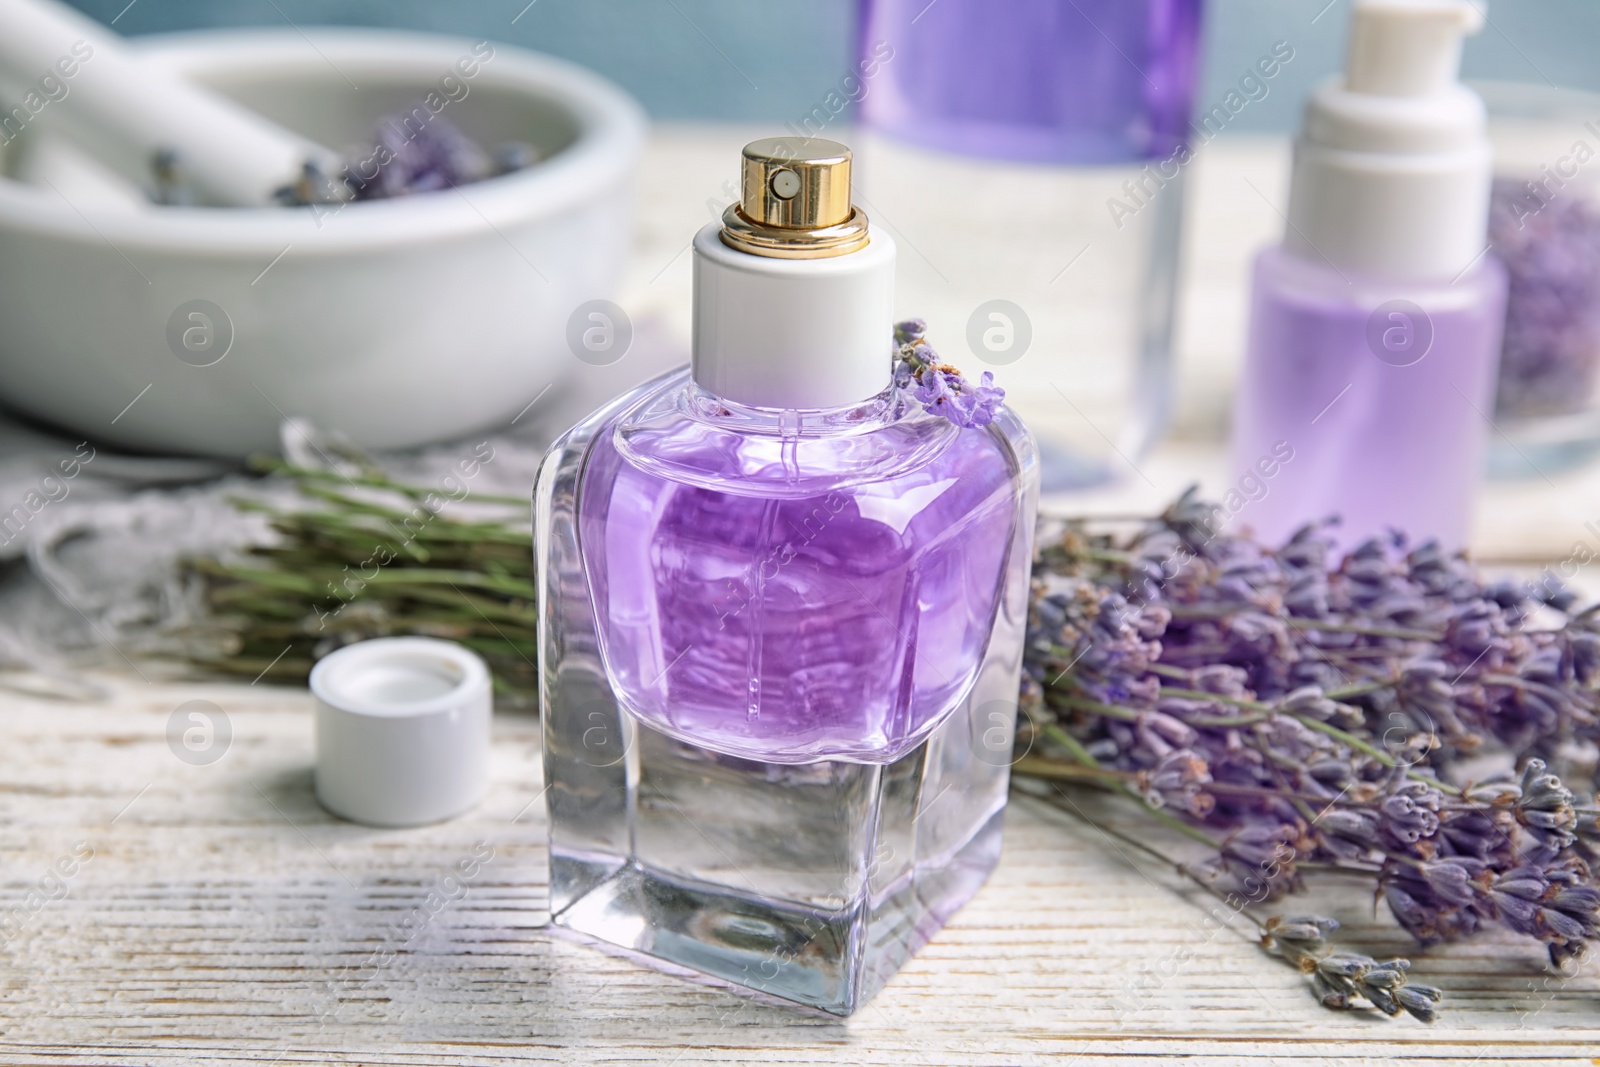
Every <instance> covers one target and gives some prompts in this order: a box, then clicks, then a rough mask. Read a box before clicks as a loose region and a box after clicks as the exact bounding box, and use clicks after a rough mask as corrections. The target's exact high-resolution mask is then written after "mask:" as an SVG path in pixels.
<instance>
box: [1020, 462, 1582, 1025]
mask: <svg viewBox="0 0 1600 1067" xmlns="http://www.w3.org/2000/svg"><path fill="white" fill-rule="evenodd" d="M1214 514H1215V511H1214V509H1211V508H1208V507H1207V506H1206V505H1204V504H1203V503H1202V502H1200V501H1198V500H1197V499H1195V498H1194V496H1193V495H1192V494H1189V495H1186V496H1185V497H1184V498H1183V499H1182V500H1180V501H1179V502H1178V503H1177V504H1175V505H1173V506H1172V507H1171V508H1169V509H1168V510H1167V511H1166V512H1165V513H1164V514H1163V515H1162V516H1160V517H1159V518H1158V519H1156V520H1154V521H1151V522H1149V523H1146V524H1143V525H1141V526H1140V527H1139V528H1138V529H1136V530H1134V531H1133V532H1132V533H1130V534H1127V535H1124V536H1114V535H1111V534H1108V533H1098V532H1094V531H1092V530H1091V529H1090V528H1089V527H1088V526H1086V525H1085V524H1082V523H1068V524H1064V525H1062V526H1061V527H1060V528H1059V529H1057V530H1055V531H1053V533H1052V534H1051V535H1049V536H1042V537H1041V540H1040V544H1041V546H1042V549H1041V552H1040V554H1039V557H1038V559H1037V561H1036V564H1035V572H1034V598H1033V603H1032V606H1031V615H1030V637H1029V643H1028V652H1027V676H1026V677H1025V679H1024V689H1023V708H1024V713H1025V719H1024V728H1025V729H1030V730H1033V731H1034V732H1035V734H1037V735H1042V737H1043V743H1042V744H1041V745H1037V746H1035V753H1038V752H1039V751H1040V750H1044V751H1046V752H1048V751H1050V750H1052V749H1054V750H1055V751H1057V752H1059V753H1061V754H1062V755H1063V756H1064V757H1065V758H1064V759H1057V760H1055V761H1053V762H1054V763H1055V764H1056V767H1054V768H1053V767H1052V766H1051V763H1052V761H1051V760H1049V759H1048V758H1047V759H1045V760H1040V759H1039V758H1038V756H1037V755H1033V756H1030V757H1029V758H1028V759H1025V760H1023V761H1021V762H1019V764H1018V766H1017V768H1016V769H1017V771H1018V772H1019V773H1023V774H1027V773H1030V772H1031V773H1045V774H1054V773H1055V770H1057V769H1059V767H1060V766H1064V765H1065V764H1067V763H1071V764H1072V765H1074V766H1076V767H1078V768H1080V769H1087V768H1088V767H1091V766H1092V767H1093V768H1094V774H1095V775H1098V776H1101V777H1102V778H1107V777H1109V778H1110V779H1111V780H1113V781H1114V782H1115V783H1116V784H1117V786H1118V788H1120V789H1122V790H1123V791H1125V792H1127V793H1129V794H1130V795H1132V796H1133V797H1135V798H1136V799H1137V800H1138V801H1139V803H1140V804H1141V805H1142V806H1143V808H1144V810H1145V811H1146V812H1147V814H1149V815H1151V816H1152V817H1155V818H1159V819H1161V820H1162V821H1166V822H1168V823H1169V824H1174V823H1175V824H1176V825H1178V826H1180V827H1182V828H1184V829H1186V830H1187V831H1189V836H1191V837H1198V838H1199V839H1200V840H1202V841H1205V842H1207V843H1208V852H1209V860H1208V861H1207V863H1206V865H1205V867H1204V869H1203V872H1202V877H1203V878H1204V879H1205V880H1206V881H1207V882H1208V884H1209V885H1211V886H1212V887H1214V888H1216V889H1219V890H1221V891H1224V892H1237V893H1247V892H1248V889H1247V887H1250V888H1257V887H1259V888H1260V890H1261V891H1260V892H1259V894H1252V895H1251V899H1252V901H1254V902H1258V903H1259V902H1264V901H1267V900H1272V899H1275V898H1277V897H1281V896H1282V895H1284V894H1286V893H1290V892H1293V891H1295V890H1297V889H1300V888H1301V887H1302V886H1303V885H1304V880H1305V877H1306V875H1307V873H1308V872H1309V871H1312V870H1321V869H1326V868H1329V867H1333V868H1337V869H1339V870H1341V871H1342V872H1344V873H1346V874H1356V875H1360V876H1362V877H1364V878H1365V879H1367V880H1368V885H1369V886H1370V891H1372V892H1376V893H1377V894H1378V895H1380V896H1381V897H1382V898H1383V899H1384V901H1385V903H1386V904H1387V907H1388V909H1389V911H1390V912H1391V914H1392V915H1393V916H1394V917H1395V919H1396V921H1397V922H1399V924H1400V925H1401V926H1402V927H1404V928H1405V929H1406V930H1407V931H1409V932H1410V933H1411V934H1412V935H1413V936H1414V937H1415V938H1416V939H1417V940H1418V941H1419V942H1420V943H1421V944H1424V945H1427V944H1432V943H1435V942H1439V941H1444V940H1450V939H1454V938H1458V937H1462V936H1466V935H1469V934H1472V933H1474V932H1476V931H1478V930H1480V929H1484V928H1487V927H1493V926H1500V927H1504V928H1507V929H1510V930H1512V931H1515V932H1516V933H1519V934H1523V935H1525V936H1528V937H1530V938H1533V939H1535V940H1537V941H1538V942H1540V943H1542V944H1543V945H1544V946H1545V947H1546V949H1547V952H1548V955H1549V958H1550V961H1551V964H1552V966H1554V967H1557V968H1560V967H1564V966H1565V965H1567V964H1568V963H1569V962H1570V961H1572V960H1574V959H1575V958H1576V957H1577V956H1579V955H1580V954H1581V953H1582V952H1583V951H1584V950H1585V948H1586V947H1587V946H1588V944H1589V943H1590V942H1592V941H1593V940H1595V938H1596V937H1600V883H1597V880H1596V878H1595V875H1594V873H1593V864H1594V863H1595V860H1596V848H1597V846H1600V826H1597V822H1596V820H1597V812H1596V808H1595V800H1594V798H1593V789H1594V781H1593V779H1594V774H1595V764H1596V757H1597V753H1600V715H1597V707H1600V694H1597V687H1600V619H1597V613H1596V612H1595V611H1593V610H1590V611H1576V610H1574V599H1573V597H1572V595H1571V594H1570V593H1569V592H1567V591H1565V590H1562V589H1559V588H1551V587H1546V588H1543V589H1535V588H1533V587H1531V586H1518V585H1514V584H1511V583H1505V582H1486V581H1484V580H1483V579H1481V578H1480V577H1479V576H1478V575H1476V574H1475V573H1474V571H1473V570H1472V568H1471V567H1470V565H1469V564H1468V563H1467V562H1466V561H1465V560H1464V559H1462V558H1460V557H1450V556H1446V555H1444V554H1443V553H1441V552H1440V551H1438V549H1437V548H1436V547H1435V546H1433V545H1431V544H1424V545H1421V546H1416V547H1413V546H1411V545H1409V544H1407V543H1406V542H1405V540H1404V539H1403V538H1402V537H1399V536H1398V535H1396V536H1394V537H1391V538H1388V539H1384V540H1373V541H1369V542H1367V543H1365V544H1363V545H1361V546H1360V547H1358V548H1357V549H1356V550H1355V551H1353V552H1351V553H1349V554H1348V555H1347V556H1346V557H1345V558H1344V559H1343V560H1335V559H1333V558H1331V547H1330V545H1331V542H1330V540H1329V539H1328V538H1327V537H1326V534H1325V528H1324V527H1316V526H1313V527H1307V528H1304V529H1302V530H1300V531H1299V532H1298V533H1296V534H1295V535H1294V536H1293V537H1292V538H1291V539H1290V540H1289V541H1288V542H1287V543H1286V544H1284V545H1283V546H1281V547H1279V548H1277V549H1276V550H1271V549H1268V548H1266V547H1263V546H1261V545H1259V544H1256V543H1255V542H1253V541H1251V540H1249V539H1246V538H1242V537H1234V536H1228V535H1223V534H1218V533H1216V532H1214V530H1213V528H1212V525H1211V523H1212V517H1213V515H1214ZM1491 754H1498V755H1499V756H1500V757H1501V762H1502V764H1503V766H1504V772H1503V773H1501V774H1498V775H1495V776H1492V777H1489V778H1477V777H1475V776H1474V775H1473V773H1472V772H1471V771H1469V770H1468V769H1467V767H1466V765H1465V761H1466V760H1467V759H1469V758H1473V759H1475V760H1476V761H1477V762H1479V763H1481V758H1482V757H1485V756H1486V755H1491ZM1056 776H1060V777H1069V775H1065V774H1060V775H1056ZM1564 779H1565V781H1564ZM1567 782H1571V783H1574V784H1577V785H1579V786H1581V788H1582V789H1583V790H1584V791H1585V793H1586V794H1587V796H1586V797H1585V798H1583V799H1580V798H1579V797H1577V796H1575V794H1574V792H1573V789H1572V788H1571V786H1569V785H1568V784H1566V783H1567ZM1347 882H1348V879H1346V880H1345V883H1347ZM1318 973H1320V971H1319V972H1318ZM1336 977H1337V976H1333V975H1328V976H1324V980H1323V982H1322V985H1319V986H1318V991H1319V995H1320V998H1321V999H1322V1000H1323V1002H1324V1003H1327V1004H1328V1005H1329V1006H1330V1007H1348V1006H1351V1005H1352V1004H1370V1005H1372V1006H1374V1007H1378V1008H1380V1009H1383V1010H1386V1011H1388V1010H1389V1009H1390V1008H1391V1007H1394V1006H1398V1009H1397V1010H1412V1008H1413V1005H1409V1004H1406V1003H1404V1002H1402V1001H1401V1000H1399V999H1394V1000H1393V1003H1392V1004H1391V1003H1390V1002H1389V1001H1386V1000H1384V998H1383V996H1381V995H1380V996H1379V997H1377V998H1376V999H1374V998H1373V997H1371V996H1369V995H1368V994H1367V993H1366V992H1361V991H1360V990H1356V992H1358V993H1359V994H1360V995H1359V996H1356V995H1355V993H1352V988H1353V987H1347V986H1346V985H1344V984H1341V983H1340V982H1339V981H1335V980H1334V979H1335V978H1336ZM1347 977H1349V976H1347ZM1352 980H1353V979H1352ZM1379 980H1380V982H1386V981H1388V980H1389V978H1388V977H1386V976H1384V975H1379ZM1324 987H1326V988H1324ZM1375 988H1388V987H1386V986H1381V985H1380V986H1378V987H1375ZM1415 995H1420V994H1407V997H1408V999H1409V998H1412V997H1414V996H1415ZM1424 999H1425V1000H1426V999H1427V997H1426V996H1424ZM1429 1003H1430V1004H1431V1003H1432V1001H1431V1000H1430V1001H1429ZM1416 1007H1418V1008H1423V1009H1424V1010H1423V1011H1422V1012H1421V1014H1422V1015H1426V1014H1428V1012H1427V1010H1426V1008H1425V1006H1424V1005H1422V1003H1421V1002H1420V1001H1419V1002H1418V1003H1417V1005H1416ZM1413 1014H1418V1012H1417V1011H1413ZM1419 1017H1420V1015H1419Z"/></svg>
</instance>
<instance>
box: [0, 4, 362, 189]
mask: <svg viewBox="0 0 1600 1067" xmlns="http://www.w3.org/2000/svg"><path fill="white" fill-rule="evenodd" d="M0 83H4V84H15V85H19V86H22V87H23V88H21V89H20V91H18V90H7V92H8V96H7V97H0V141H3V142H6V143H8V144H9V143H10V142H12V141H16V140H18V139H19V138H22V137H25V136H28V135H29V133H30V128H32V127H38V129H37V130H34V131H32V132H33V134H34V135H35V136H37V135H43V134H46V133H48V132H50V131H52V130H54V131H59V132H61V133H62V134H64V135H65V136H67V137H69V138H71V139H72V140H74V141H76V142H77V143H78V144H79V145H80V146H83V147H86V148H92V149H93V151H94V152H95V154H96V155H97V156H99V157H100V158H101V159H102V160H103V161H104V162H105V163H107V164H109V165H110V166H111V167H112V168H114V169H115V170H117V171H120V172H121V173H122V174H124V175H126V176H128V177H129V178H132V179H134V180H136V181H139V182H140V183H141V184H146V183H147V182H148V181H149V175H150V174H151V167H152V160H153V159H154V158H155V155H156V153H157V152H159V151H171V152H174V153H176V155H177V158H178V159H179V160H180V161H181V165H182V168H183V171H184V174H185V177H186V179H187V180H188V181H189V182H190V183H191V184H192V185H193V187H194V189H195V191H196V192H197V193H198V194H199V197H200V199H201V200H202V201H203V202H205V203H210V204H216V205H221V206H235V207H257V206H263V205H267V204H270V203H273V202H274V200H275V196H276V193H277V192H278V190H280V189H283V188H284V187H287V186H290V185H292V184H293V183H295V182H296V181H297V180H298V179H299V178H300V177H301V175H302V173H303V171H304V169H305V166H306V164H307V163H311V164H313V165H315V166H316V167H317V168H319V169H320V171H321V173H323V174H325V175H335V174H337V173H338V170H339V168H340V167H341V165H342V161H341V159H340V157H339V155H338V154H337V153H335V152H333V151H331V150H329V149H327V148H324V147H322V146H321V145H318V144H316V143H314V142H312V141H309V140H307V139H306V138H304V137H302V136H300V135H299V134H296V133H292V132H290V131H289V130H286V129H284V128H283V127H281V126H278V125H277V124H276V123H273V122H270V121H268V120H267V119H265V118H263V117H262V116H260V115H258V114H256V113H254V112H252V111H250V110H249V109H247V108H244V107H241V106H240V105H238V104H236V103H234V102H233V101H231V100H228V99H226V98H225V97H222V96H220V95H218V94H216V93H213V92H211V91H209V90H207V89H204V88H201V87H200V86H197V85H194V84H192V83H190V82H188V81H185V80H184V79H183V78H182V77H181V76H180V75H178V74H176V73H174V72H172V71H169V70H165V69H163V68H161V67H160V66H157V65H156V64H153V63H148V62H146V61H145V60H143V59H142V58H141V57H139V56H138V55H137V54H135V53H134V52H133V51H132V50H130V49H128V48H126V47H124V45H123V43H122V41H121V39H120V38H119V37H118V36H117V35H116V34H115V33H114V32H110V31H108V30H107V29H106V28H105V27H104V26H102V25H101V24H100V23H98V22H95V21H94V20H92V19H90V18H88V17H86V16H84V15H82V14H80V13H78V12H77V11H75V10H73V9H72V8H69V7H67V6H66V5H65V4H62V3H58V2H56V0H0ZM11 96H14V97H15V98H14V99H13V98H10V97H11Z"/></svg>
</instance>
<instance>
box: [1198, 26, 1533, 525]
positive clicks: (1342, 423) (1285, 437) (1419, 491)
mask: <svg viewBox="0 0 1600 1067" xmlns="http://www.w3.org/2000/svg"><path fill="white" fill-rule="evenodd" d="M1480 25H1482V16H1481V15H1480V14H1479V13H1478V11H1477V9H1476V8H1474V7H1473V6H1472V5H1471V4H1470V3H1469V2H1468V0H1457V2H1454V3H1452V2H1450V0H1441V2H1437V3H1431V4H1417V3H1412V2H1407V0H1359V2H1358V3H1357V5H1356V7H1355V10H1354V18H1353V22H1352V28H1351V33H1350V46H1349V53H1348V55H1347V57H1346V71H1345V76H1344V77H1343V78H1342V79H1339V78H1336V79H1334V80H1333V81H1331V82H1329V83H1327V84H1325V85H1324V86H1322V87H1321V88H1320V89H1318V90H1317V92H1316V94H1315V95H1314V96H1313V97H1312V99H1311V102H1310V103H1309V104H1308V105H1307V108H1306V122H1305V128H1304V131H1303V132H1302V135H1301V137H1300V140H1299V141H1298V142H1297V143H1296V145H1295V160H1294V177H1293V180H1292V182H1291V186H1290V193H1289V214H1288V227H1287V233H1286V234H1285V237H1284V243H1283V245H1282V246H1281V247H1279V248H1271V249H1268V250H1266V251H1265V252H1263V253H1262V254H1261V255H1260V257H1259V258H1258V259H1257V260H1256V271H1255V278H1254V284H1255V288H1254V294H1253V302H1252V307H1251V318H1250V349H1249V353H1248V355H1247V357H1246V364H1245V371H1244V377H1243V380H1242V381H1241V383H1240V387H1239V399H1238V406H1237V409H1236V411H1235V415H1234V440H1233V463H1234V467H1233V470H1232V471H1231V472H1230V474H1231V475H1232V477H1233V478H1234V479H1238V480H1239V484H1240V485H1241V486H1246V487H1248V486H1251V485H1254V486H1259V487H1263V488H1262V489H1261V493H1262V495H1260V496H1258V497H1255V498H1254V499H1252V500H1251V501H1249V502H1245V501H1244V500H1243V499H1242V498H1241V497H1240V494H1238V493H1234V494H1232V495H1233V496H1234V497H1235V498H1236V500H1237V501H1238V506H1237V507H1230V508H1229V510H1230V511H1231V512H1236V513H1237V515H1238V521H1239V522H1240V523H1241V524H1243V525H1246V526H1249V527H1251V528H1253V529H1254V530H1255V532H1256V533H1257V534H1259V535H1260V536H1261V537H1262V538H1263V539H1264V540H1266V541H1268V542H1269V543H1277V542H1280V541H1282V540H1285V539H1287V538H1288V537H1289V536H1290V535H1291V534H1293V533H1294V531H1295V530H1296V529H1297V528H1299V527H1300V526H1302V525H1303V524H1305V523H1308V522H1314V521H1317V520H1320V519H1323V518H1325V517H1328V516H1331V515H1338V516H1339V517H1340V519H1341V525H1340V526H1339V527H1338V528H1337V529H1336V531H1335V536H1336V537H1337V538H1338V540H1339V541H1340V542H1341V544H1342V545H1343V547H1345V548H1347V549H1348V548H1351V547H1354V546H1355V545H1356V544H1357V543H1359V542H1361V541H1363V540H1365V539H1367V538H1369V537H1376V536H1383V535H1385V534H1387V533H1388V532H1389V531H1390V530H1399V531H1402V532H1404V533H1405V534H1407V535H1408V536H1409V537H1410V539H1411V540H1412V543H1420V542H1422V541H1425V540H1429V539H1436V540H1438V541H1439V542H1440V543H1441V544H1443V546H1444V547H1445V548H1447V549H1458V548H1461V547H1464V546H1465V545H1466V543H1467V541H1468V535H1469V532H1470V527H1471V518H1472V502H1473V497H1474V494H1475V490H1476V487H1477V483H1478V479H1479V471H1480V469H1481V466H1482V462H1483V450H1484V442H1485V437H1486V432H1487V429H1488V418H1489V415H1490V413H1491V412H1492V411H1493V405H1494V384H1495V371H1496V367H1497V364H1498V362H1499V355H1500V337H1501V328H1502V325H1503V323H1504V321H1505V306H1506V272H1505V268H1504V267H1503V266H1502V265H1501V264H1500V262H1499V261H1498V260H1497V259H1495V257H1494V256H1493V255H1489V254H1486V241H1487V236H1486V233H1487V225H1488V222H1487V220H1488V206H1489V184H1490V148H1489V141H1488V138H1487V136H1486V133H1485V125H1484V106H1483V101H1482V100H1481V99H1480V98H1479V97H1478V96H1477V95H1476V94H1475V93H1473V92H1472V91H1471V90H1469V89H1467V88H1465V87H1464V86H1462V85H1461V84H1460V83H1459V82H1458V81H1457V80H1456V74H1457V70H1458V69H1459V67H1460V62H1461V39H1462V37H1463V36H1464V35H1465V34H1467V33H1470V32H1472V31H1473V30H1475V29H1476V28H1477V27H1478V26H1480ZM1283 464H1287V466H1286V467H1284V469H1282V470H1281V471H1280V470H1279V468H1280V466H1282V465H1283ZM1261 478H1271V479H1273V481H1272V482H1271V484H1270V486H1267V485H1266V483H1265V482H1263V481H1261Z"/></svg>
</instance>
